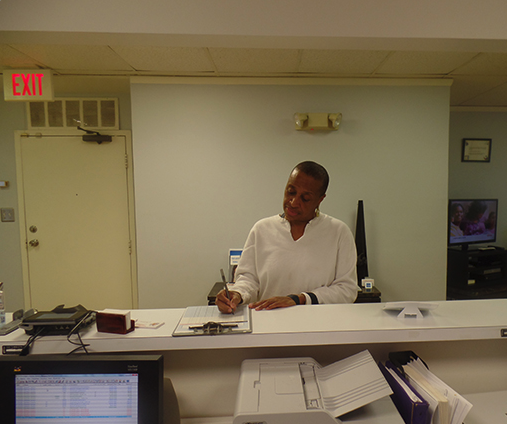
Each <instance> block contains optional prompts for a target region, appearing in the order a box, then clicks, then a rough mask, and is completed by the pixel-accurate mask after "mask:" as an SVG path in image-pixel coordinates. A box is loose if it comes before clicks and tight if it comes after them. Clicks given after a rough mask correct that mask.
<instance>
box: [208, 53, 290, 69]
mask: <svg viewBox="0 0 507 424" xmlns="http://www.w3.org/2000/svg"><path fill="white" fill-rule="evenodd" d="M209 52H210V54H211V57H212V59H213V62H214V63H215V66H216V68H217V70H218V72H219V73H221V74H227V73H239V72H243V73H247V74H250V75H251V74H253V73H259V74H276V73H294V72H296V71H297V68H298V62H299V51H298V50H284V49H222V48H210V49H209Z"/></svg>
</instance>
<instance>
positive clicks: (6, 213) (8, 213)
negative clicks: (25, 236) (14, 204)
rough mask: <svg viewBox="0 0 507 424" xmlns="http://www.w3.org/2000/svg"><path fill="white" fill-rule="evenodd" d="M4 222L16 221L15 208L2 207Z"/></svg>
mask: <svg viewBox="0 0 507 424" xmlns="http://www.w3.org/2000/svg"><path fill="white" fill-rule="evenodd" d="M0 212H1V216H2V222H14V208H1V209H0Z"/></svg>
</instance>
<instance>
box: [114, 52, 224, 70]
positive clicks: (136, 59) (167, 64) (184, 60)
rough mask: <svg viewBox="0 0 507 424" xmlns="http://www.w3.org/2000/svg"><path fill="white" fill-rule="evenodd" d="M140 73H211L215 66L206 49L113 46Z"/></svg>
mask: <svg viewBox="0 0 507 424" xmlns="http://www.w3.org/2000/svg"><path fill="white" fill-rule="evenodd" d="M111 48H112V49H113V50H114V51H115V52H116V53H117V54H118V55H119V56H121V57H122V58H123V59H124V60H125V61H126V62H127V63H128V64H129V65H130V66H132V67H133V68H134V69H136V70H138V71H150V72H152V71H155V72H156V71H162V72H193V73H194V72H211V71H213V70H214V68H213V65H212V64H211V61H210V59H209V56H208V54H207V52H206V49H205V48H194V47H191V48H190V47H163V46H111Z"/></svg>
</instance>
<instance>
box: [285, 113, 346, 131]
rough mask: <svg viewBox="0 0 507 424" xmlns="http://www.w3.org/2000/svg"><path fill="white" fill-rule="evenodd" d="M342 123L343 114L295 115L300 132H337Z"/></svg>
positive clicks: (295, 121)
mask: <svg viewBox="0 0 507 424" xmlns="http://www.w3.org/2000/svg"><path fill="white" fill-rule="evenodd" d="M341 121H342V114H341V113H295V114H294V123H295V125H296V130H298V131H322V130H324V131H336V130H337V129H338V127H339V126H340V123H341Z"/></svg>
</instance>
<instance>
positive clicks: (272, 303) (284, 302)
mask: <svg viewBox="0 0 507 424" xmlns="http://www.w3.org/2000/svg"><path fill="white" fill-rule="evenodd" d="M289 306H296V302H294V301H293V300H292V299H291V298H290V297H288V296H275V297H270V298H269V299H265V300H260V301H259V302H254V303H250V305H248V307H249V308H251V309H255V310H256V311H261V310H263V309H276V308H288V307H289Z"/></svg>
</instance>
